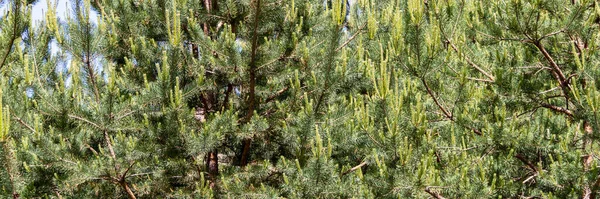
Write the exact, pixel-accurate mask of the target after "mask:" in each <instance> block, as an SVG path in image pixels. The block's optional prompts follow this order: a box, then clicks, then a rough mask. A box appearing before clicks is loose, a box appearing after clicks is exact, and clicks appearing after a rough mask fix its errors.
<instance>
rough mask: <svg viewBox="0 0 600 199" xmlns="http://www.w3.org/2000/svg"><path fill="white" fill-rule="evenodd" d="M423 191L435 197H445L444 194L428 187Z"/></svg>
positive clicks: (437, 198)
mask: <svg viewBox="0 0 600 199" xmlns="http://www.w3.org/2000/svg"><path fill="white" fill-rule="evenodd" d="M425 192H427V193H428V194H429V195H431V196H432V197H434V198H436V199H446V198H444V196H442V195H440V193H438V192H435V191H432V190H431V189H430V188H429V187H425Z"/></svg>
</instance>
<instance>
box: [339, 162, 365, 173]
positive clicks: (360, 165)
mask: <svg viewBox="0 0 600 199" xmlns="http://www.w3.org/2000/svg"><path fill="white" fill-rule="evenodd" d="M365 165H367V162H366V161H364V162H362V163H360V164H359V165H356V166H355V167H352V168H351V169H350V170H348V171H345V172H344V173H342V176H345V175H348V174H349V173H352V172H354V171H356V170H358V169H360V168H362V167H363V166H365Z"/></svg>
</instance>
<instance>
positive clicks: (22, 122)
mask: <svg viewBox="0 0 600 199" xmlns="http://www.w3.org/2000/svg"><path fill="white" fill-rule="evenodd" d="M12 115H13V119H15V120H17V122H19V124H21V125H23V126H24V127H25V128H27V129H29V130H31V132H34V133H35V132H36V131H35V129H34V128H33V127H31V126H29V125H28V124H27V123H25V121H23V120H22V119H21V118H19V117H17V116H16V115H15V114H12Z"/></svg>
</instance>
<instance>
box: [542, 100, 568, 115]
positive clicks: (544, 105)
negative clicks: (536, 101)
mask: <svg viewBox="0 0 600 199" xmlns="http://www.w3.org/2000/svg"><path fill="white" fill-rule="evenodd" d="M541 105H542V107H544V108H549V109H550V110H553V111H555V112H559V113H564V114H566V115H567V116H569V117H573V112H571V111H570V110H569V109H566V108H563V107H560V106H555V105H552V104H548V103H541Z"/></svg>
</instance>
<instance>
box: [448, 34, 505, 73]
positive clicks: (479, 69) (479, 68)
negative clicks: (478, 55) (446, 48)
mask: <svg viewBox="0 0 600 199" xmlns="http://www.w3.org/2000/svg"><path fill="white" fill-rule="evenodd" d="M446 42H447V43H448V44H450V46H451V47H452V49H454V52H456V53H459V51H458V48H456V46H455V45H454V43H452V41H450V39H446ZM463 58H465V60H466V61H467V63H469V65H471V66H472V67H473V68H475V69H476V70H477V71H479V72H480V73H481V74H483V75H485V76H486V77H487V78H488V79H489V81H490V82H494V81H496V80H495V79H496V78H494V76H492V75H490V74H489V73H488V72H486V71H485V70H483V69H482V68H481V67H479V66H478V65H477V64H475V62H473V61H471V59H469V57H467V55H464V54H463Z"/></svg>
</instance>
